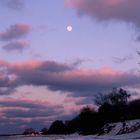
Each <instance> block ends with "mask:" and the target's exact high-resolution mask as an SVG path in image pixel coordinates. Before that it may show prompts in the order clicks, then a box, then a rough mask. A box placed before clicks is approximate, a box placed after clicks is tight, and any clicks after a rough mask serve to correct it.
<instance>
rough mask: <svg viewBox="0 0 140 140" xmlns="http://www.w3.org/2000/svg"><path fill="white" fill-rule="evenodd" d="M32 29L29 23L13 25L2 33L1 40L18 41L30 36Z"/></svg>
mask: <svg viewBox="0 0 140 140" xmlns="http://www.w3.org/2000/svg"><path fill="white" fill-rule="evenodd" d="M30 30H31V27H30V25H29V24H27V23H17V24H15V25H11V26H10V27H9V28H8V29H7V30H6V31H3V32H0V39H1V40H3V41H9V40H13V39H17V38H20V37H23V36H25V35H27V34H29V32H30Z"/></svg>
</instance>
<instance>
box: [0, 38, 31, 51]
mask: <svg viewBox="0 0 140 140" xmlns="http://www.w3.org/2000/svg"><path fill="white" fill-rule="evenodd" d="M29 45H30V43H29V41H25V40H19V41H14V42H10V43H8V44H6V45H4V46H2V48H3V49H4V50H5V51H8V52H10V51H18V52H22V51H23V50H24V49H27V48H28V47H29Z"/></svg>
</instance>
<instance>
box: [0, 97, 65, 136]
mask: <svg viewBox="0 0 140 140" xmlns="http://www.w3.org/2000/svg"><path fill="white" fill-rule="evenodd" d="M0 107H1V110H0V114H1V118H0V121H1V123H0V134H4V133H18V132H23V130H24V129H25V128H30V127H33V128H35V129H36V128H37V129H41V128H43V127H47V126H49V125H50V123H51V122H52V121H53V120H54V119H57V117H60V116H64V114H65V113H64V108H63V107H62V106H59V105H58V106H55V105H50V104H49V103H47V102H36V101H32V100H29V99H18V100H16V99H12V98H5V99H0ZM3 130H6V131H3Z"/></svg>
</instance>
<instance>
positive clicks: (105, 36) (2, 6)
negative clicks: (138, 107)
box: [0, 0, 140, 134]
mask: <svg viewBox="0 0 140 140" xmlns="http://www.w3.org/2000/svg"><path fill="white" fill-rule="evenodd" d="M139 12H140V1H139V0H0V21H1V22H0V134H3V133H16V132H17V133H18V132H22V131H23V130H24V129H25V128H30V127H33V128H36V129H41V128H43V127H48V126H49V125H50V123H51V122H52V121H54V120H56V119H62V120H67V119H70V118H72V117H73V116H76V115H77V113H78V111H79V110H80V109H81V108H82V107H83V106H85V105H93V98H94V96H95V94H98V93H99V92H101V91H102V92H103V91H108V90H111V89H112V88H113V87H123V88H125V89H129V90H132V91H134V92H135V91H136V92H139V89H140V75H139V72H140V71H139V70H140V67H139V62H140V61H139V55H138V52H139V51H140V14H139ZM68 25H71V26H72V27H73V30H72V31H71V32H68V31H67V26H68ZM139 96H140V95H139V94H134V95H133V98H138V97H139Z"/></svg>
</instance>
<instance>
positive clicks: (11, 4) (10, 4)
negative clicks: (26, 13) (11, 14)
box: [0, 0, 24, 11]
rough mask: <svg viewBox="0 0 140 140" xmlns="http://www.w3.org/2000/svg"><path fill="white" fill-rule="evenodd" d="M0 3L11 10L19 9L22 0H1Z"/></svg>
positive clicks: (21, 5)
mask: <svg viewBox="0 0 140 140" xmlns="http://www.w3.org/2000/svg"><path fill="white" fill-rule="evenodd" d="M0 4H1V5H2V6H5V7H7V8H9V9H12V10H18V11H19V10H21V9H22V7H23V5H24V4H23V0H1V1H0Z"/></svg>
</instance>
